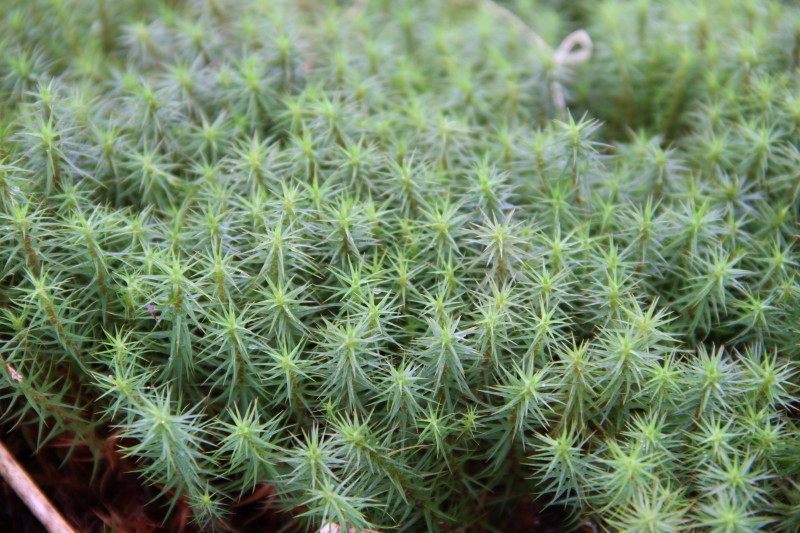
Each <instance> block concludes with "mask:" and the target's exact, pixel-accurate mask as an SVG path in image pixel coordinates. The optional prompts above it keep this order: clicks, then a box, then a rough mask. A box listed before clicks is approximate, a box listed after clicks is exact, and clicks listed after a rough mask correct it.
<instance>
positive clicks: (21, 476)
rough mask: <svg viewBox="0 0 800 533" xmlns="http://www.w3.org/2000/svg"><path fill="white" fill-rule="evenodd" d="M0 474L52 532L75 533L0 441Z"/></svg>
mask: <svg viewBox="0 0 800 533" xmlns="http://www.w3.org/2000/svg"><path fill="white" fill-rule="evenodd" d="M0 476H2V478H3V479H5V480H6V481H7V482H8V484H9V485H11V488H12V489H14V492H16V493H17V495H19V497H20V499H21V500H22V501H23V502H25V505H27V506H28V509H30V510H31V512H32V513H33V514H34V515H35V516H36V518H38V519H39V522H41V523H42V525H43V526H44V527H45V529H47V531H49V532H50V533H75V530H74V529H72V527H71V526H70V525H69V524H68V523H67V521H66V520H64V517H63V516H61V514H60V513H59V512H58V510H56V508H55V507H53V504H52V503H50V501H49V500H48V499H47V496H45V495H44V494H43V493H42V491H41V490H39V487H37V486H36V484H35V483H34V482H33V480H32V479H31V477H30V476H29V475H28V473H27V472H25V470H24V469H23V468H22V467H21V466H20V464H19V463H18V462H17V460H16V459H14V456H13V455H11V452H10V451H8V448H6V447H5V445H4V444H3V443H2V442H0Z"/></svg>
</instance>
